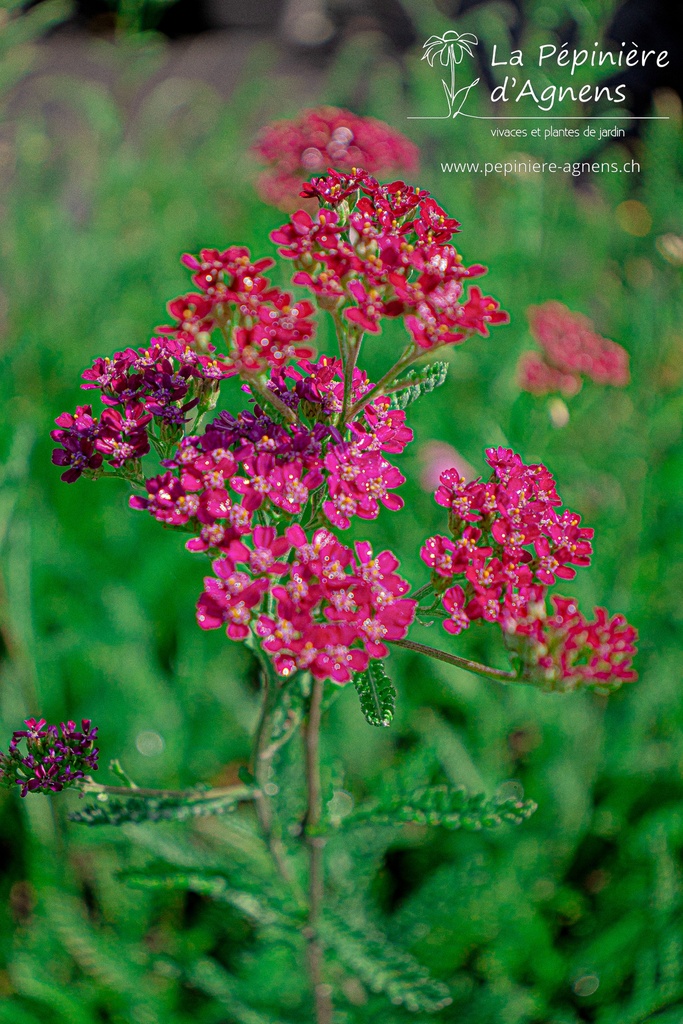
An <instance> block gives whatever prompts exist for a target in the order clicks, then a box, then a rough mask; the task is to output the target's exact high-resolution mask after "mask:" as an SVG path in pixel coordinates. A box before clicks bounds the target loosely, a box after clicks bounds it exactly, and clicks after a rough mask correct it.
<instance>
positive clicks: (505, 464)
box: [421, 448, 635, 685]
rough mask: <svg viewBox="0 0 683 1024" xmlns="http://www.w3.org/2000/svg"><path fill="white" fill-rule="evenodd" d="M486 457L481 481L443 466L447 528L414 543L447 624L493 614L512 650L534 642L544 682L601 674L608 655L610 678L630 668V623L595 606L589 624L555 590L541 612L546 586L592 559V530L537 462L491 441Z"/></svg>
mask: <svg viewBox="0 0 683 1024" xmlns="http://www.w3.org/2000/svg"><path fill="white" fill-rule="evenodd" d="M486 458H487V462H488V465H489V466H490V467H491V470H492V473H491V476H490V478H489V479H488V480H487V481H484V480H481V479H477V480H473V481H471V482H469V483H467V482H466V481H465V480H464V478H463V477H461V476H460V474H459V472H458V471H457V470H456V469H448V470H446V471H444V472H443V473H442V474H441V477H440V484H439V487H438V488H437V491H436V494H435V499H436V501H437V502H438V504H439V505H442V506H443V507H445V508H447V509H448V525H449V531H450V537H447V536H441V535H437V536H434V537H430V538H429V539H428V540H427V541H426V542H425V544H424V546H423V548H422V550H421V556H422V559H423V561H424V562H425V564H426V565H428V566H429V568H430V569H431V570H432V585H433V588H434V590H435V592H436V594H437V595H438V596H439V597H440V600H441V604H442V606H443V608H444V619H443V626H444V629H446V631H447V632H449V633H453V634H458V633H461V632H462V631H463V630H465V629H467V628H468V627H469V626H470V624H471V623H472V622H473V621H475V620H478V619H485V620H486V621H488V622H495V623H498V625H499V626H500V627H501V629H502V630H503V633H504V635H505V637H506V639H507V641H508V646H510V648H511V650H518V649H520V645H521V649H524V650H527V649H530V650H533V651H534V652H535V657H534V658H532V661H533V664H534V666H537V667H538V668H539V669H542V670H543V679H544V680H545V681H546V682H547V681H548V680H550V679H552V680H557V679H561V680H562V681H563V685H569V683H570V682H572V683H575V682H576V680H578V679H580V680H581V681H582V682H583V683H584V684H586V683H589V682H591V683H598V684H602V683H604V682H605V679H606V678H609V677H610V674H609V672H608V674H607V676H606V675H605V672H606V671H607V670H606V668H605V666H606V665H609V666H611V669H612V670H613V671H612V672H611V675H612V676H613V677H614V680H615V681H617V680H618V681H624V680H627V679H631V678H633V674H632V673H631V672H630V655H631V654H632V653H633V650H634V647H633V641H634V639H635V631H634V630H633V629H632V627H630V626H624V620H623V619H622V618H621V617H619V616H617V617H616V618H615V619H614V620H611V621H608V620H607V619H606V618H605V613H604V612H603V611H602V610H598V611H597V613H596V614H597V619H596V622H595V623H594V624H592V625H591V624H588V623H587V622H586V620H585V619H583V617H582V616H581V615H580V613H579V612H578V610H577V609H576V606H575V604H574V603H573V602H564V603H562V602H563V601H564V599H559V598H555V601H556V602H560V604H556V616H555V617H554V618H548V616H547V611H546V593H547V590H548V588H549V587H551V586H552V585H553V584H555V583H556V582H557V581H558V580H571V579H573V578H574V576H575V575H576V568H577V567H580V566H588V565H590V560H591V556H592V545H591V540H592V537H593V530H592V529H590V528H588V527H585V526H581V525H580V524H581V517H580V516H579V515H578V514H577V513H575V512H572V511H570V510H569V509H564V510H561V505H562V501H561V499H560V497H559V495H558V494H557V490H556V486H555V481H554V479H553V476H552V474H551V473H550V471H549V470H548V469H547V468H546V467H545V466H544V465H541V464H537V465H526V464H525V463H524V462H523V461H522V459H521V457H520V456H519V455H517V454H516V453H515V452H513V451H511V450H509V449H505V448H496V449H493V448H490V449H488V450H487V452H486ZM570 607H571V608H572V609H573V613H572V614H573V615H574V617H573V618H570V617H569V616H568V612H567V609H568V608H570ZM560 608H561V609H562V611H563V617H561V618H558V616H559V615H560V611H559V609H560ZM622 627H623V628H622ZM626 638H628V642H626ZM588 651H590V652H591V653H590V657H587V652H588ZM548 652H551V653H548ZM548 659H550V660H548ZM525 666H526V659H525ZM526 667H527V668H528V666H526ZM617 685H618V683H617Z"/></svg>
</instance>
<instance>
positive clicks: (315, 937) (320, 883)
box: [304, 679, 333, 1024]
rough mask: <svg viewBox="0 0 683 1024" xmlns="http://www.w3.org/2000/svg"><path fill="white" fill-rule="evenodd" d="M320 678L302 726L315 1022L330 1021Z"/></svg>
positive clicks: (310, 969)
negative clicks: (323, 927)
mask: <svg viewBox="0 0 683 1024" xmlns="http://www.w3.org/2000/svg"><path fill="white" fill-rule="evenodd" d="M322 698H323V681H322V680H321V679H314V680H313V686H312V690H311V703H310V707H309V712H308V721H307V723H306V728H305V759H306V791H307V796H308V800H307V808H306V844H307V846H308V855H309V881H308V922H307V926H306V929H305V931H304V936H305V937H306V939H307V941H308V948H307V951H306V953H307V963H308V976H309V980H310V983H311V988H312V990H313V1001H314V1006H315V1021H316V1024H332V1019H333V1011H332V1000H331V998H330V988H329V985H326V984H325V982H324V981H323V947H322V943H321V941H320V936H319V934H318V926H319V922H320V916H321V914H322V909H323V903H324V898H325V875H324V862H323V854H324V849H325V838H324V837H323V836H320V835H317V834H316V832H317V829H318V827H319V825H320V820H321V817H322V792H321V784H320V720H321V717H322Z"/></svg>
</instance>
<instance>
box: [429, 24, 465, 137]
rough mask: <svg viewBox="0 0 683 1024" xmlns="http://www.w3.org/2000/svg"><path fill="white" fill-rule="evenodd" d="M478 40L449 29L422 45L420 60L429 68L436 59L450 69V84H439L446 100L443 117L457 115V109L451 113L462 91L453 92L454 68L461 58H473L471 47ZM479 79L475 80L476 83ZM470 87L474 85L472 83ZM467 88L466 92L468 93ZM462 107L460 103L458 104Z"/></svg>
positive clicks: (442, 81)
mask: <svg viewBox="0 0 683 1024" xmlns="http://www.w3.org/2000/svg"><path fill="white" fill-rule="evenodd" d="M478 42H479V40H478V39H477V37H476V36H475V35H474V34H473V33H472V32H462V33H460V32H455V31H453V30H452V29H449V30H448V31H447V32H444V34H443V35H442V36H430V37H429V39H428V40H427V41H426V43H425V44H424V45H423V50H424V53H423V54H422V60H426V61H427V63H428V64H429V66H430V67H432V68H433V67H434V63H435V61H436V59H437V57H438V59H439V63H440V64H441V65H442V67H445V68H450V72H451V74H450V82H447V81H445V80H444V79H442V80H441V84H442V85H443V87H444V92H445V93H446V99H447V100H448V114H446V115H444V116H445V117H455V116H456V115H457V114H458V113H459V109H460V108H458V110H457V111H455V113H454V112H453V107H454V105H455V98H456V96H457V95H458V93H460V92H462V91H463V90H462V89H458V91H457V92H456V90H455V66H456V64H461V63H462V60H463V57H464V56H465V54H466V53H467V54H468V55H469V56H470V57H474V52H473V50H472V47H473V46H476V45H477V43H478ZM478 81H479V79H477V82H478ZM472 85H476V82H473V83H472ZM469 88H471V86H470V87H468V89H467V92H469ZM467 92H466V93H465V96H464V97H463V103H464V101H465V99H466V98H467ZM460 106H461V107H462V103H461V104H460Z"/></svg>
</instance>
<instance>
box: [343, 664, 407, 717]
mask: <svg viewBox="0 0 683 1024" xmlns="http://www.w3.org/2000/svg"><path fill="white" fill-rule="evenodd" d="M353 681H354V684H355V687H356V690H357V692H358V696H359V698H360V707H361V711H362V712H363V714H364V715H365V720H366V722H367V723H368V724H369V725H376V726H380V727H382V728H386V727H387V726H389V725H391V722H392V719H393V717H394V712H395V710H396V688H395V687H394V684H393V683H392V681H391V679H390V678H389V676H388V675H387V674H386V671H385V669H384V663H383V662H381V661H375V660H374V659H372V660H371V661H370V662H369V664H368V667H367V669H366V670H365V672H356V673H355V675H354V679H353Z"/></svg>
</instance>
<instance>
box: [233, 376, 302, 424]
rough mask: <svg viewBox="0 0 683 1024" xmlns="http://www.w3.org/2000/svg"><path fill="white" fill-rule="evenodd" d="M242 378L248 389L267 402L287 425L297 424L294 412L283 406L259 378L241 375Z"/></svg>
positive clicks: (297, 419) (297, 420)
mask: <svg viewBox="0 0 683 1024" xmlns="http://www.w3.org/2000/svg"><path fill="white" fill-rule="evenodd" d="M243 376H244V379H245V380H246V382H247V383H248V385H249V387H250V388H251V389H252V390H253V391H255V392H256V394H257V395H258V396H259V398H262V399H263V401H264V402H267V403H268V404H269V405H271V406H272V407H273V409H277V411H278V412H279V413H280V415H281V416H283V417H284V419H285V420H287V422H288V423H299V418H298V417H297V415H296V413H295V412H294V410H293V409H290V408H289V406H288V405H285V403H284V402H283V401H282V400H281V399H280V398H278V396H277V395H276V394H275V393H274V392H273V391H271V390H270V388H269V387H266V385H265V384H264V383H263V381H262V380H261V379H260V378H259V377H256V376H253V377H252V376H251V375H247V374H246V373H245V374H243ZM299 425H301V424H299Z"/></svg>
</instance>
